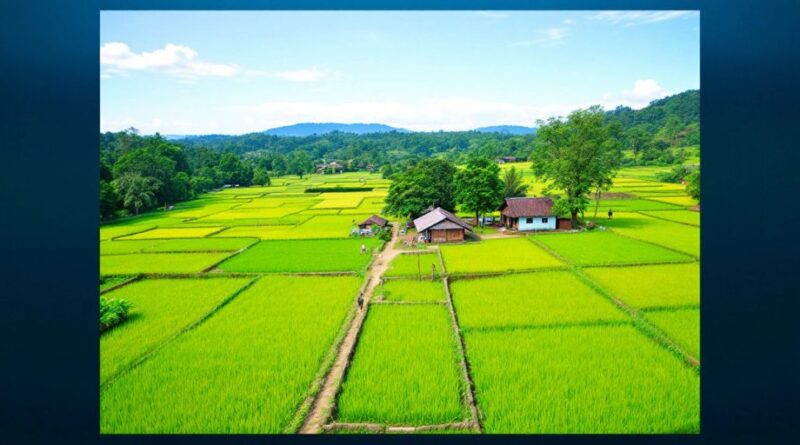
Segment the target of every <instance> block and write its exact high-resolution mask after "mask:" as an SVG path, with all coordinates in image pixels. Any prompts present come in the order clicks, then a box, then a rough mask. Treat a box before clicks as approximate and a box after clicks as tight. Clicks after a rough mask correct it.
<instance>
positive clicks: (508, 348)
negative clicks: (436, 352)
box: [465, 325, 700, 434]
mask: <svg viewBox="0 0 800 445" xmlns="http://www.w3.org/2000/svg"><path fill="white" fill-rule="evenodd" d="M465 340H466V344H467V356H468V359H469V361H470V364H471V366H472V370H473V376H474V377H473V378H474V381H475V387H476V397H477V399H478V406H480V408H481V411H482V412H483V414H484V416H485V419H484V428H485V429H486V432H487V433H528V434H553V433H565V432H568V433H573V434H575V433H578V434H580V433H601V434H602V433H619V434H642V433H697V432H698V431H699V428H700V385H699V375H698V373H697V372H696V371H695V370H693V369H690V368H689V367H688V366H686V365H684V364H683V363H681V362H680V361H679V360H677V359H676V358H675V356H674V355H673V354H671V353H670V352H669V351H667V350H665V349H664V348H661V347H659V346H658V345H656V344H654V343H653V342H652V341H651V340H650V339H648V338H647V337H645V336H644V335H643V334H641V333H640V332H638V331H637V330H636V329H635V328H634V327H632V326H629V325H620V326H603V327H581V326H577V327H560V328H554V329H539V328H532V329H517V330H513V331H470V332H467V333H465Z"/></svg>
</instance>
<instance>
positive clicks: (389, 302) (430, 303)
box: [372, 299, 447, 306]
mask: <svg viewBox="0 0 800 445" xmlns="http://www.w3.org/2000/svg"><path fill="white" fill-rule="evenodd" d="M372 303H373V304H385V305H388V306H392V305H404V304H405V305H418V306H425V305H428V306H444V305H446V304H447V302H446V301H395V300H385V299H384V300H373V301H372Z"/></svg>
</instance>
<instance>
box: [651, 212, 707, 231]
mask: <svg viewBox="0 0 800 445" xmlns="http://www.w3.org/2000/svg"><path fill="white" fill-rule="evenodd" d="M659 211H661V212H674V210H672V209H670V210H639V211H637V212H636V213H638V214H640V215H643V216H647V217H650V218H655V219H660V220H662V221H669V222H672V223H675V224H683V225H684V226H689V227H697V228H698V229H699V228H700V224H696V225H695V224H690V223H687V222H682V221H675V220H674V219H668V218H664V217H662V216H655V215H651V214H649V213H645V212H659ZM685 211H686V212H691V210H685Z"/></svg>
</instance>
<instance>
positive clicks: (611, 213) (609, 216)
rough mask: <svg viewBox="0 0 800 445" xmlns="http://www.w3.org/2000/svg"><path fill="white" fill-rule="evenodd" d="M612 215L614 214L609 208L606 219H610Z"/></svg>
mask: <svg viewBox="0 0 800 445" xmlns="http://www.w3.org/2000/svg"><path fill="white" fill-rule="evenodd" d="M612 216H614V211H613V210H611V209H608V219H611V217H612Z"/></svg>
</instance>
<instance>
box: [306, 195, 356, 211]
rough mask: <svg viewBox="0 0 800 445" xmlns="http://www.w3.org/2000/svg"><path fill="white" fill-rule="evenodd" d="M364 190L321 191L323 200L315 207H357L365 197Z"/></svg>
mask: <svg viewBox="0 0 800 445" xmlns="http://www.w3.org/2000/svg"><path fill="white" fill-rule="evenodd" d="M365 196H366V195H365V193H364V192H349V193H321V194H320V195H319V197H320V198H322V202H320V203H318V204H317V205H315V206H314V208H315V209H348V208H356V207H358V206H359V205H360V204H361V201H362V200H363V199H364V197H365Z"/></svg>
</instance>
